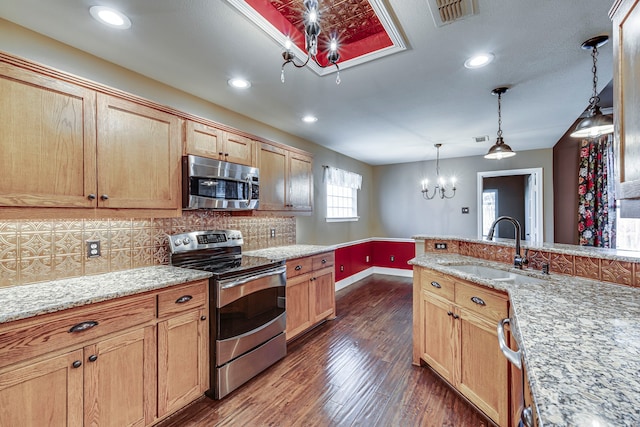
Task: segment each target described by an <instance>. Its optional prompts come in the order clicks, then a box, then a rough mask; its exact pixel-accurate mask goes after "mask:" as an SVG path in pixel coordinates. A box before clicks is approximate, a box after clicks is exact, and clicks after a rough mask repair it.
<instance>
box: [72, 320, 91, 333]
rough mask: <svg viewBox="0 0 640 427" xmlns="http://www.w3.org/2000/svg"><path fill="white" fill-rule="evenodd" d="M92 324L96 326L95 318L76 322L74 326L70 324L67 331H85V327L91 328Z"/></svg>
mask: <svg viewBox="0 0 640 427" xmlns="http://www.w3.org/2000/svg"><path fill="white" fill-rule="evenodd" d="M94 326H98V322H96V321H95V320H89V321H88V322H82V323H78V324H77V325H75V326H72V327H71V328H70V329H69V332H82V331H86V330H87V329H91V328H93V327H94Z"/></svg>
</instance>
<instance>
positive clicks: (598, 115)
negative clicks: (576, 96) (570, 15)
mask: <svg viewBox="0 0 640 427" xmlns="http://www.w3.org/2000/svg"><path fill="white" fill-rule="evenodd" d="M608 41H609V37H608V36H597V37H593V38H590V39H589V40H587V41H585V42H584V43H582V48H583V49H585V50H589V49H591V57H592V58H593V67H592V68H591V71H592V72H593V95H591V99H589V107H588V110H589V115H588V116H587V117H585V118H584V119H582V120H580V122H579V123H578V124H577V125H576V128H575V130H574V131H573V133H572V134H571V137H573V138H597V137H599V136H601V135H606V134H608V133H612V132H613V117H611V116H610V115H604V114H602V111H600V107H599V106H598V103H599V102H600V97H599V96H598V87H597V86H598V66H597V62H598V48H599V47H601V46H604V45H605V44H606V43H607V42H608Z"/></svg>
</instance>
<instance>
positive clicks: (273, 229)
mask: <svg viewBox="0 0 640 427" xmlns="http://www.w3.org/2000/svg"><path fill="white" fill-rule="evenodd" d="M271 237H272V238H274V237H276V229H275V228H272V229H271Z"/></svg>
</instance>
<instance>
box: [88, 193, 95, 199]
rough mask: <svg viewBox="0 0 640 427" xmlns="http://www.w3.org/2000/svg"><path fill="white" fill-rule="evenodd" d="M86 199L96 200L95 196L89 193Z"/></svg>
mask: <svg viewBox="0 0 640 427" xmlns="http://www.w3.org/2000/svg"><path fill="white" fill-rule="evenodd" d="M87 199H89V200H95V199H96V195H95V194H93V193H91V194H89V195H88V196H87Z"/></svg>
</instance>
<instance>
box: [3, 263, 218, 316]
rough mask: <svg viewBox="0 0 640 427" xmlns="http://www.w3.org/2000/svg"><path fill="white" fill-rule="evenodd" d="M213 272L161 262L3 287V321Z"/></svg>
mask: <svg viewBox="0 0 640 427" xmlns="http://www.w3.org/2000/svg"><path fill="white" fill-rule="evenodd" d="M210 276H211V273H207V272H204V271H198V270H189V269H186V268H179V267H172V266H168V265H160V266H155V267H144V268H135V269H133V270H124V271H117V272H113V273H105V274H100V275H95V276H83V277H75V278H72V279H62V280H53V281H50V282H41V283H33V284H29V285H21V286H12V287H5V288H0V301H2V304H1V305H0V323H5V322H10V321H13V320H19V319H25V318H27V317H32V316H37V315H39V314H45V313H52V312H55V311H60V310H64V309H67V308H72V307H78V306H81V305H85V304H92V303H96V302H100V301H106V300H109V299H113V298H119V297H124V296H127V295H133V294H138V293H142V292H146V291H151V290H156V289H162V288H165V287H168V286H172V285H178V284H181V283H187V282H191V281H194V280H200V279H206V278H208V277H210Z"/></svg>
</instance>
